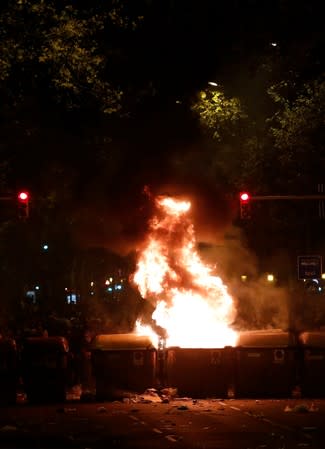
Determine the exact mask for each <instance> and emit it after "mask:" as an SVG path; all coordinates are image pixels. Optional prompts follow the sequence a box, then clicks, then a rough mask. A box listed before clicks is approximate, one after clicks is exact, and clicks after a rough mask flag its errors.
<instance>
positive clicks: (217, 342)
mask: <svg viewBox="0 0 325 449" xmlns="http://www.w3.org/2000/svg"><path fill="white" fill-rule="evenodd" d="M156 207H157V213H156V215H155V216H154V217H153V219H152V220H151V222H150V232H149V235H148V238H147V240H146V242H145V244H144V247H143V249H142V251H141V252H140V254H139V259H138V263H137V270H136V272H135V274H134V276H133V281H134V282H135V284H136V285H137V286H138V288H139V291H140V293H141V295H142V296H143V297H144V298H146V299H148V300H154V301H155V303H154V305H155V307H156V308H155V311H154V313H153V315H152V318H153V319H154V320H155V322H156V324H157V325H158V326H160V327H162V328H164V329H165V330H166V332H167V335H168V338H167V342H166V344H167V346H180V347H183V348H222V347H224V346H234V345H235V344H236V341H237V333H236V332H235V331H234V330H233V329H231V326H230V325H231V322H232V321H233V318H234V313H235V309H234V304H233V299H232V297H231V296H230V295H229V293H228V292H227V287H226V286H225V285H224V284H223V282H222V280H221V278H220V277H218V276H215V275H214V274H213V273H212V268H211V267H210V266H208V265H205V264H204V263H203V261H202V260H201V258H200V256H199V254H198V252H197V250H196V240H195V233H194V228H193V224H192V222H191V220H190V218H189V216H188V212H189V210H190V207H191V204H190V202H188V201H180V200H177V199H175V198H171V197H162V196H161V197H158V198H156ZM143 330H144V329H142V330H141V327H140V331H139V325H138V329H137V333H139V332H142V331H143ZM145 330H146V332H145V333H146V334H148V328H146V329H145Z"/></svg>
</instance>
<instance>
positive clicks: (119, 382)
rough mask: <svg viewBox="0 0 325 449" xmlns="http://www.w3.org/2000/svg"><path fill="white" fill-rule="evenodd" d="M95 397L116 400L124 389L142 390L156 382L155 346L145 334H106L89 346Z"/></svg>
mask: <svg viewBox="0 0 325 449" xmlns="http://www.w3.org/2000/svg"><path fill="white" fill-rule="evenodd" d="M91 358H92V366H93V374H94V377H95V382H96V397H97V399H99V400H105V399H108V400H110V399H116V398H117V397H118V396H121V395H122V396H123V395H124V394H125V393H127V392H134V393H143V392H144V391H145V390H146V389H147V388H152V387H155V386H156V385H157V349H156V348H155V347H154V346H153V344H152V342H151V339H150V338H149V337H147V336H141V335H136V334H131V333H130V334H107V335H98V336H97V337H95V339H94V341H93V343H92V346H91Z"/></svg>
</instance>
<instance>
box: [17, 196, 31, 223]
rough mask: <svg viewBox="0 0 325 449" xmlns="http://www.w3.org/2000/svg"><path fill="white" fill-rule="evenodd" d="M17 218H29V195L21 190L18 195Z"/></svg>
mask: <svg viewBox="0 0 325 449" xmlns="http://www.w3.org/2000/svg"><path fill="white" fill-rule="evenodd" d="M17 197H18V216H19V218H21V219H26V218H28V217H29V193H28V192H26V191H25V190H22V191H21V192H19V193H18V195H17Z"/></svg>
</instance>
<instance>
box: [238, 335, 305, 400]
mask: <svg viewBox="0 0 325 449" xmlns="http://www.w3.org/2000/svg"><path fill="white" fill-rule="evenodd" d="M297 370H298V364H297V345H296V338H295V336H294V335H293V334H292V333H290V332H287V331H282V330H280V329H273V330H256V331H246V332H241V333H240V334H239V338H238V342H237V347H236V363H235V396H236V397H247V398H251V397H253V398H256V397H291V396H292V392H293V389H294V388H295V386H296V384H297V377H298V376H297Z"/></svg>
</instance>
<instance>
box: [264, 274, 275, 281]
mask: <svg viewBox="0 0 325 449" xmlns="http://www.w3.org/2000/svg"><path fill="white" fill-rule="evenodd" d="M266 279H267V280H268V282H274V275H273V274H268V275H267V277H266Z"/></svg>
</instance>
